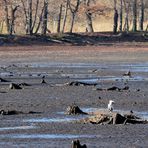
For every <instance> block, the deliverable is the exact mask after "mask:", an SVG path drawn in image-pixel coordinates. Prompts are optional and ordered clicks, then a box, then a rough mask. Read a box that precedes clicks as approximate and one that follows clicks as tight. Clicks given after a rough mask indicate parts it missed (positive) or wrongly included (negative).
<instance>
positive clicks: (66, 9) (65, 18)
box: [62, 0, 68, 33]
mask: <svg viewBox="0 0 148 148" xmlns="http://www.w3.org/2000/svg"><path fill="white" fill-rule="evenodd" d="M67 12H68V0H67V2H66V7H65V13H64V20H63V27H62V33H63V32H64V30H65V25H66V20H67Z"/></svg>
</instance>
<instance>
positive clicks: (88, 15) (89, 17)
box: [85, 0, 94, 32]
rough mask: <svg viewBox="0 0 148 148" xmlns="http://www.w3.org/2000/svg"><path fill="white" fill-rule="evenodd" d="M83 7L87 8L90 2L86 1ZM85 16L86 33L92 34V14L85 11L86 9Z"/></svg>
mask: <svg viewBox="0 0 148 148" xmlns="http://www.w3.org/2000/svg"><path fill="white" fill-rule="evenodd" d="M85 5H86V6H87V7H89V6H90V0H87V1H86V3H85ZM85 16H86V31H87V32H94V29H93V25H92V13H90V12H89V10H87V8H86V12H85Z"/></svg>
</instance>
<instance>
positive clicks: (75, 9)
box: [68, 0, 80, 33]
mask: <svg viewBox="0 0 148 148" xmlns="http://www.w3.org/2000/svg"><path fill="white" fill-rule="evenodd" d="M68 5H69V8H70V11H71V15H72V18H71V27H70V33H72V32H73V26H74V21H75V16H76V13H77V12H78V9H79V5H80V0H77V4H76V6H74V8H72V4H71V0H68Z"/></svg>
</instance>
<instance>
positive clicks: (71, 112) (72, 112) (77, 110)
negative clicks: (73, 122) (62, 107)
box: [66, 105, 87, 115]
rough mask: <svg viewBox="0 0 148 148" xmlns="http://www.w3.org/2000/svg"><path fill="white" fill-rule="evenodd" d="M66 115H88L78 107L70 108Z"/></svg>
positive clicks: (72, 106)
mask: <svg viewBox="0 0 148 148" xmlns="http://www.w3.org/2000/svg"><path fill="white" fill-rule="evenodd" d="M66 114H68V115H78V114H85V115H86V114H87V113H85V112H83V111H82V110H81V109H80V108H79V107H78V106H77V105H71V106H68V107H67V109H66Z"/></svg>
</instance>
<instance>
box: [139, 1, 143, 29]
mask: <svg viewBox="0 0 148 148" xmlns="http://www.w3.org/2000/svg"><path fill="white" fill-rule="evenodd" d="M143 23H144V2H143V0H141V1H140V18H139V29H140V30H141V31H143Z"/></svg>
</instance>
